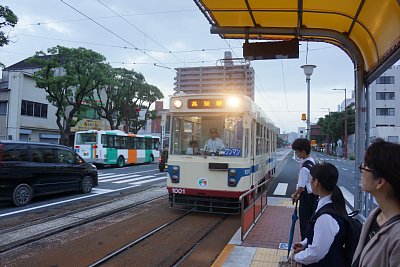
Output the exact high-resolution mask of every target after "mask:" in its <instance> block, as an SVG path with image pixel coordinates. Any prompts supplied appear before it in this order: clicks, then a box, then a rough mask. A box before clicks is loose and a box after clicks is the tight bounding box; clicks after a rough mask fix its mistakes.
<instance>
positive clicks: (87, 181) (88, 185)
mask: <svg viewBox="0 0 400 267" xmlns="http://www.w3.org/2000/svg"><path fill="white" fill-rule="evenodd" d="M92 188H93V178H92V177H90V176H85V178H83V180H82V183H81V193H83V194H87V193H89V192H90V191H92Z"/></svg>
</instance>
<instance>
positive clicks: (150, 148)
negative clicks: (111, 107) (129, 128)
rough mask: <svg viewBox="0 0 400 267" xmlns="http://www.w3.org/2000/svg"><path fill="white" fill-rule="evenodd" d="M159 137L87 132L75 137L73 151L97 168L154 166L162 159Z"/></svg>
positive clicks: (78, 133)
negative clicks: (109, 166)
mask: <svg viewBox="0 0 400 267" xmlns="http://www.w3.org/2000/svg"><path fill="white" fill-rule="evenodd" d="M159 145H160V140H159V137H158V136H151V135H139V134H127V133H125V132H122V131H119V130H106V131H104V130H87V131H78V132H76V133H75V141H74V149H75V152H76V153H78V154H79V155H80V156H81V157H82V158H84V159H85V160H86V161H87V162H91V163H94V164H96V165H117V166H118V167H123V166H125V164H135V163H144V162H147V163H152V162H154V159H157V158H158V157H159V156H160V152H159Z"/></svg>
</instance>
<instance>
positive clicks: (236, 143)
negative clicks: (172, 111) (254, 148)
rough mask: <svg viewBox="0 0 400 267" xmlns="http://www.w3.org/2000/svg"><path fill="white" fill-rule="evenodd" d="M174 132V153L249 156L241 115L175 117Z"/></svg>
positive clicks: (171, 149)
mask: <svg viewBox="0 0 400 267" xmlns="http://www.w3.org/2000/svg"><path fill="white" fill-rule="evenodd" d="M171 133H172V134H171V138H172V143H171V144H172V147H171V148H170V152H171V154H175V155H193V156H196V155H200V156H202V155H215V156H226V157H246V156H247V153H248V148H247V140H248V130H247V129H243V120H242V117H239V116H224V115H219V116H176V117H173V119H172V129H171ZM244 144H246V145H244Z"/></svg>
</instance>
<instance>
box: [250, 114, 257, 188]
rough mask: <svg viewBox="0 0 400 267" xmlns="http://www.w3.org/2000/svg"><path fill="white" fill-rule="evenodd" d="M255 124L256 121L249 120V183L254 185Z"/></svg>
mask: <svg viewBox="0 0 400 267" xmlns="http://www.w3.org/2000/svg"><path fill="white" fill-rule="evenodd" d="M256 126H257V123H256V121H254V120H253V121H252V122H251V131H250V132H251V133H250V135H251V137H250V142H251V145H250V165H251V166H250V167H251V170H252V171H251V184H252V185H254V181H255V177H254V176H255V175H256V174H255V172H254V170H255V167H256V145H257V141H256Z"/></svg>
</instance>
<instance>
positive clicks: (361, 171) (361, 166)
mask: <svg viewBox="0 0 400 267" xmlns="http://www.w3.org/2000/svg"><path fill="white" fill-rule="evenodd" d="M366 167H367V165H366V164H365V163H364V162H362V163H361V164H360V166H358V169H360V173H363V172H364V171H366V172H371V173H373V172H374V171H373V170H370V169H367V168H366Z"/></svg>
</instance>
